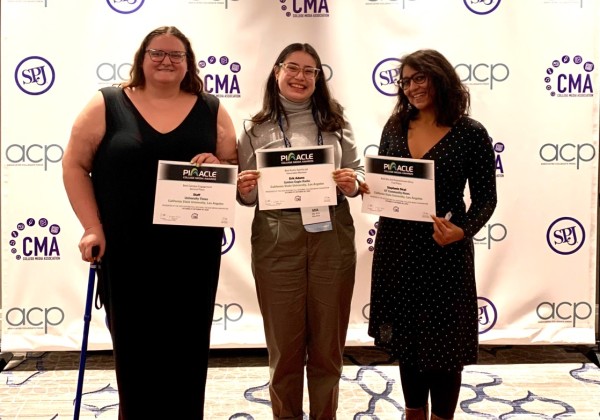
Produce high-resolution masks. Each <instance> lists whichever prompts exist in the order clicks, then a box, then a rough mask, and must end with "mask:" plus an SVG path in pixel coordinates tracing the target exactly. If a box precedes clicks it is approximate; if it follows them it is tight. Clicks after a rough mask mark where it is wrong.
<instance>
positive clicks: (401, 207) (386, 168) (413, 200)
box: [362, 155, 435, 222]
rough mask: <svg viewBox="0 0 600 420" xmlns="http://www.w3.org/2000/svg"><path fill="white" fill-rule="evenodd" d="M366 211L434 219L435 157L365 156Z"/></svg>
mask: <svg viewBox="0 0 600 420" xmlns="http://www.w3.org/2000/svg"><path fill="white" fill-rule="evenodd" d="M365 171H366V175H365V181H366V182H367V184H368V185H369V189H370V190H371V193H370V194H364V195H363V202H362V212H363V213H371V214H377V215H380V216H385V217H391V218H394V219H404V220H416V221H418V222H433V220H432V219H431V217H430V215H435V179H434V177H435V166H434V162H433V160H425V159H403V158H395V157H391V156H369V155H367V156H365Z"/></svg>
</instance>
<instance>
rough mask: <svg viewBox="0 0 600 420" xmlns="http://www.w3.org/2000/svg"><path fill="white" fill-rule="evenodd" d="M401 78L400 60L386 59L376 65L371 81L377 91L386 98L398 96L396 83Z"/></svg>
mask: <svg viewBox="0 0 600 420" xmlns="http://www.w3.org/2000/svg"><path fill="white" fill-rule="evenodd" d="M399 78H400V59H398V58H384V59H383V60H381V61H380V62H379V63H377V64H376V65H375V68H374V69H373V73H372V74H371V81H372V82H373V86H375V89H377V90H378V91H379V93H382V94H383V95H386V96H396V95H398V86H397V85H396V82H397V81H398V79H399Z"/></svg>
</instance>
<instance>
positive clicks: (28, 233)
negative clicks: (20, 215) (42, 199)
mask: <svg viewBox="0 0 600 420" xmlns="http://www.w3.org/2000/svg"><path fill="white" fill-rule="evenodd" d="M60 231H61V229H60V226H59V225H57V224H51V223H50V222H49V221H48V219H46V218H44V217H42V218H40V219H37V220H36V219H34V218H33V217H30V218H28V219H27V220H25V221H24V222H19V223H17V225H16V226H15V228H14V229H13V230H12V231H11V232H10V239H9V241H8V245H9V251H10V253H11V254H12V255H13V256H14V258H15V259H16V260H18V261H21V260H23V261H28V260H34V261H48V260H60V247H59V244H58V235H59V234H60Z"/></svg>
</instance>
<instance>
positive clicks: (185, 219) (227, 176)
mask: <svg viewBox="0 0 600 420" xmlns="http://www.w3.org/2000/svg"><path fill="white" fill-rule="evenodd" d="M237 172H238V170H237V166H236V165H216V164H202V165H200V166H195V165H192V164H190V163H189V162H175V161H167V160H161V161H159V162H158V174H157V177H156V195H155V199H154V220H153V222H154V224H159V225H187V226H213V227H232V226H233V223H234V217H235V207H236V199H235V195H236V181H237Z"/></svg>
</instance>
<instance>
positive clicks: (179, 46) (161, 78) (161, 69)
mask: <svg viewBox="0 0 600 420" xmlns="http://www.w3.org/2000/svg"><path fill="white" fill-rule="evenodd" d="M146 49H153V50H162V51H165V52H167V53H170V52H172V51H183V52H185V46H184V44H183V42H181V40H180V39H179V38H177V37H176V36H173V35H168V34H165V35H159V36H156V37H154V38H153V39H152V40H151V41H150V42H149V43H148V47H147V48H146ZM143 69H144V75H145V77H146V82H147V83H160V84H177V85H179V84H180V83H181V81H182V80H183V78H184V77H185V74H186V72H187V62H186V60H185V59H184V60H182V61H181V62H180V63H174V62H172V61H171V57H169V55H168V54H166V55H165V57H164V59H163V60H162V61H152V59H151V58H150V54H149V53H147V52H146V53H145V55H144V63H143Z"/></svg>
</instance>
